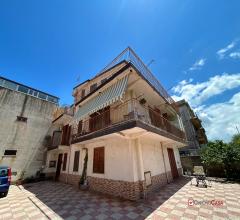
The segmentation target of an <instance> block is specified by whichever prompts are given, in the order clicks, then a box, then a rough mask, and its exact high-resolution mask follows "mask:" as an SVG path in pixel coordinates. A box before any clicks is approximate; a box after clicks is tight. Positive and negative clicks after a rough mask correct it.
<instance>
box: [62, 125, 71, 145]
mask: <svg viewBox="0 0 240 220" xmlns="http://www.w3.org/2000/svg"><path fill="white" fill-rule="evenodd" d="M70 136H71V126H69V125H65V126H63V129H62V142H61V144H62V145H70Z"/></svg>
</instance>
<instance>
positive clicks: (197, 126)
mask: <svg viewBox="0 0 240 220" xmlns="http://www.w3.org/2000/svg"><path fill="white" fill-rule="evenodd" d="M176 104H177V106H178V108H179V112H180V115H181V118H182V122H183V126H184V129H185V133H186V138H187V146H186V147H184V148H181V150H180V153H181V154H183V155H198V150H199V149H200V148H201V147H202V146H203V145H205V144H206V143H207V136H206V134H205V129H204V128H203V127H202V122H201V120H200V119H199V118H198V116H197V115H196V114H195V113H194V112H193V110H192V109H191V107H190V106H189V104H188V103H187V102H186V101H185V100H180V101H178V102H176Z"/></svg>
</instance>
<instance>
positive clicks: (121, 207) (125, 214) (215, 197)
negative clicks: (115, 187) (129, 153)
mask: <svg viewBox="0 0 240 220" xmlns="http://www.w3.org/2000/svg"><path fill="white" fill-rule="evenodd" d="M193 183H194V182H193ZM239 201H240V184H237V183H218V182H213V183H212V187H208V188H199V187H196V186H195V185H191V184H190V182H189V180H188V179H186V178H181V179H179V180H177V181H175V182H174V183H171V184H169V185H167V186H165V187H163V188H162V189H161V190H159V191H158V192H156V193H154V194H152V195H149V196H148V198H147V199H146V200H141V201H138V202H131V201H126V200H121V199H117V198H112V197H108V196H105V195H101V194H96V193H91V192H83V191H79V190H78V189H76V188H74V187H72V186H70V185H66V184H63V183H56V182H49V181H45V182H39V183H34V184H29V185H25V186H20V187H17V186H11V188H10V191H9V194H8V196H7V197H6V198H1V199H0V219H38V220H39V219H72V220H74V219H124V220H125V219H240V203H239Z"/></svg>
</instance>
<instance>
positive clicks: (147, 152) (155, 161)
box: [140, 138, 182, 176]
mask: <svg viewBox="0 0 240 220" xmlns="http://www.w3.org/2000/svg"><path fill="white" fill-rule="evenodd" d="M140 143H141V148H142V155H143V169H144V172H147V171H150V172H151V175H152V176H156V175H159V174H163V173H165V172H166V173H168V174H169V173H171V167H170V162H169V157H168V152H167V148H172V149H173V151H174V156H175V160H176V165H177V168H178V169H181V168H182V165H181V160H180V155H179V151H178V149H177V147H176V146H174V145H173V144H172V145H171V144H164V143H163V144H161V143H160V142H159V141H156V140H153V139H149V138H142V139H141V141H140ZM164 161H165V164H164Z"/></svg>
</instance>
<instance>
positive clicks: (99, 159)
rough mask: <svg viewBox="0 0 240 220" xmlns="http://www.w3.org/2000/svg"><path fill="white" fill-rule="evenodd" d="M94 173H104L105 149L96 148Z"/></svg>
mask: <svg viewBox="0 0 240 220" xmlns="http://www.w3.org/2000/svg"><path fill="white" fill-rule="evenodd" d="M93 172H94V173H104V147H97V148H94V154H93Z"/></svg>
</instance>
